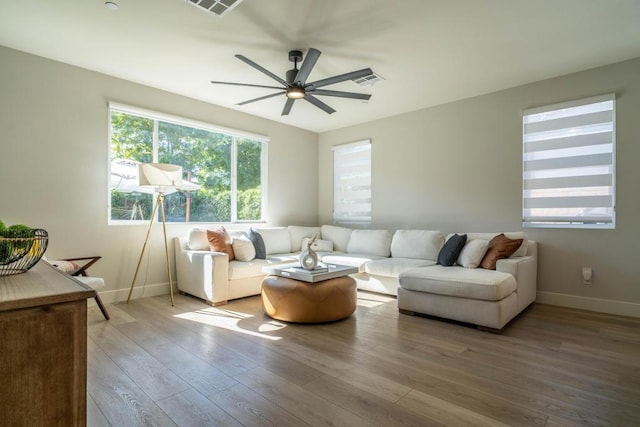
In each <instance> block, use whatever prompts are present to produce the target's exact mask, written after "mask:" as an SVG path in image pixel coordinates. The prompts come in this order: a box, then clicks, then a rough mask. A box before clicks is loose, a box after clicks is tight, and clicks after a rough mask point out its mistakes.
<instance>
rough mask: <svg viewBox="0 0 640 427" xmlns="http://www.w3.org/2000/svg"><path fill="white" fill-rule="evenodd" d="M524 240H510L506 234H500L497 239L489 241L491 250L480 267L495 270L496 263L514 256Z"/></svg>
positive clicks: (488, 250)
mask: <svg viewBox="0 0 640 427" xmlns="http://www.w3.org/2000/svg"><path fill="white" fill-rule="evenodd" d="M522 240H523V239H508V238H507V237H506V236H505V235H504V233H503V234H498V235H497V236H496V237H494V238H493V239H491V241H489V249H487V253H486V254H485V255H484V258H482V262H481V263H480V267H482V268H486V269H487V270H495V269H496V263H497V262H498V260H499V259H504V258H509V257H510V256H511V255H513V254H514V253H515V252H516V251H517V250H518V248H519V247H520V245H521V244H522Z"/></svg>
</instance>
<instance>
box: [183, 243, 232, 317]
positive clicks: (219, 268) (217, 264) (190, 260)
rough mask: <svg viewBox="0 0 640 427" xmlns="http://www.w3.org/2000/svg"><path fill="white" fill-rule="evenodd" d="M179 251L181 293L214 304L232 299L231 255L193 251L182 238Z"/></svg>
mask: <svg viewBox="0 0 640 427" xmlns="http://www.w3.org/2000/svg"><path fill="white" fill-rule="evenodd" d="M175 250H176V276H177V279H178V280H177V281H178V289H179V290H181V291H182V292H186V293H188V294H190V295H193V296H196V297H198V298H202V299H204V300H206V301H209V302H211V303H213V304H217V303H224V302H226V301H227V300H228V299H229V255H227V254H225V253H222V252H211V251H192V250H189V249H188V248H187V247H186V244H185V241H184V239H183V238H180V237H177V238H176V244H175Z"/></svg>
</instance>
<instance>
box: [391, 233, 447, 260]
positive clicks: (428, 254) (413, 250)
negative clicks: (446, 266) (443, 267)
mask: <svg viewBox="0 0 640 427" xmlns="http://www.w3.org/2000/svg"><path fill="white" fill-rule="evenodd" d="M443 243H444V236H443V235H442V233H441V232H439V231H432V230H397V231H396V232H395V233H394V234H393V239H392V240H391V256H392V257H394V258H415V259H431V260H435V259H436V257H437V256H438V252H440V248H442V244H443Z"/></svg>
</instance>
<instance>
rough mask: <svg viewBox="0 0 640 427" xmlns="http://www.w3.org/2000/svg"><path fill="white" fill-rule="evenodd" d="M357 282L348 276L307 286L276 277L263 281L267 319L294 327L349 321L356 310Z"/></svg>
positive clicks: (263, 302)
mask: <svg viewBox="0 0 640 427" xmlns="http://www.w3.org/2000/svg"><path fill="white" fill-rule="evenodd" d="M356 300H357V293H356V281H355V280H353V278H351V277H349V276H343V277H337V278H335V279H329V280H323V281H322V282H317V283H307V282H302V281H300V280H294V279H289V278H286V277H279V276H267V277H266V278H265V279H264V280H263V281H262V307H263V309H264V312H265V313H266V314H267V316H269V317H272V318H274V319H277V320H284V321H286V322H296V323H321V322H332V321H334V320H340V319H344V318H345V317H349V316H350V315H351V314H352V313H353V312H354V311H355V310H356Z"/></svg>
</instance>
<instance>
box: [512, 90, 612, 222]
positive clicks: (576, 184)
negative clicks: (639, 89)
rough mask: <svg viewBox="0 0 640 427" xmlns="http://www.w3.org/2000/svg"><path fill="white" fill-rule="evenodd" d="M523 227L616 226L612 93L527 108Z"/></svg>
mask: <svg viewBox="0 0 640 427" xmlns="http://www.w3.org/2000/svg"><path fill="white" fill-rule="evenodd" d="M522 129H523V138H522V139H523V147H522V154H523V167H522V171H523V197H522V199H523V209H522V215H523V226H525V227H566V228H574V227H575V228H614V227H615V95H614V94H609V95H602V96H598V97H593V98H588V99H582V100H579V101H573V102H566V103H562V104H555V105H550V106H547V107H540V108H534V109H530V110H526V111H524V113H523V118H522Z"/></svg>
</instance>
